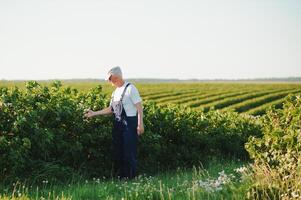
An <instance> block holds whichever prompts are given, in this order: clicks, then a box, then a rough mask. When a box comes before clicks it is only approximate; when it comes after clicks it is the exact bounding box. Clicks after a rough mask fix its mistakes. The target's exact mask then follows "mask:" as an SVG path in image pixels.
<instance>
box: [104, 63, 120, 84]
mask: <svg viewBox="0 0 301 200" xmlns="http://www.w3.org/2000/svg"><path fill="white" fill-rule="evenodd" d="M112 75H115V76H120V77H122V72H121V68H120V67H119V66H116V67H113V68H112V69H110V70H109V71H108V73H107V75H106V77H105V80H106V81H107V80H109V78H110V77H111V76H112Z"/></svg>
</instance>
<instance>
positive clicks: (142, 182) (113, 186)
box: [0, 160, 248, 200]
mask: <svg viewBox="0 0 301 200" xmlns="http://www.w3.org/2000/svg"><path fill="white" fill-rule="evenodd" d="M244 164H245V163H244V162H242V161H239V160H226V161H220V160H219V161H217V160H214V161H212V162H210V164H209V165H208V167H206V169H204V168H202V167H195V168H193V169H189V170H184V169H178V170H176V171H169V172H164V173H161V174H158V175H155V176H148V175H140V176H139V177H138V178H137V179H135V180H132V181H119V180H115V179H109V180H108V179H103V178H93V179H92V180H81V181H72V182H70V183H69V184H66V185H61V184H53V183H50V182H48V181H47V180H45V181H43V183H42V184H41V185H40V186H28V185H26V184H22V183H15V184H13V185H12V186H8V187H4V186H2V188H1V191H3V192H1V193H0V199H16V200H25V199H36V200H38V199H108V200H109V199H110V200H112V199H123V200H125V199H243V198H244V197H245V194H246V193H247V186H248V183H247V182H246V181H245V182H243V181H242V179H241V174H240V173H239V172H237V171H239V170H237V169H238V168H240V167H241V166H243V165H244Z"/></svg>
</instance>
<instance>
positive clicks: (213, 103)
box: [0, 81, 301, 115]
mask: <svg viewBox="0 0 301 200" xmlns="http://www.w3.org/2000/svg"><path fill="white" fill-rule="evenodd" d="M41 83H42V84H45V85H49V83H50V82H41ZM62 83H63V85H64V86H65V87H68V86H71V87H74V88H77V89H78V90H81V91H86V90H89V89H90V88H92V87H95V86H97V85H101V86H102V87H103V92H104V93H105V94H107V96H108V98H109V97H110V94H111V92H112V91H113V87H112V86H111V85H109V84H108V83H105V82H97V81H94V82H92V81H91V82H80V81H79V82H76V81H63V82H62ZM135 85H136V86H137V88H138V89H139V91H140V93H141V96H142V97H143V99H144V100H148V101H154V102H156V103H158V104H160V105H167V104H177V105H183V106H187V107H190V108H192V109H203V110H204V111H205V112H207V111H208V110H209V109H218V110H222V111H228V110H233V111H236V112H238V113H246V114H250V115H262V114H264V113H265V111H266V109H267V108H269V107H271V106H275V107H276V108H281V107H282V104H283V102H284V99H285V97H286V96H287V95H288V94H294V95H298V94H301V83H226V82H225V83H220V82H212V83H136V84H135ZM1 86H8V87H12V86H17V87H19V88H21V89H22V88H24V87H25V83H24V82H9V81H2V82H0V87H1Z"/></svg>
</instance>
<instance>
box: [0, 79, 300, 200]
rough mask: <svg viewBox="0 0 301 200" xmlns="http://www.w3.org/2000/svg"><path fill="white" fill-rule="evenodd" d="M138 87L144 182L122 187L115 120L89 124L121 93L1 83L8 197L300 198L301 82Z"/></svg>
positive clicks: (87, 85)
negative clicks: (91, 114) (114, 154)
mask: <svg viewBox="0 0 301 200" xmlns="http://www.w3.org/2000/svg"><path fill="white" fill-rule="evenodd" d="M99 85H100V86H101V87H99ZM12 86H17V87H18V88H19V89H18V88H15V87H12ZM69 86H70V87H69ZM136 86H137V87H138V89H139V91H140V92H141V95H142V97H143V99H144V100H145V102H144V123H145V127H146V132H145V133H144V134H143V135H142V136H141V137H140V139H139V152H138V160H139V162H138V165H139V176H138V177H137V178H136V179H134V180H130V181H127V180H126V181H120V180H118V179H116V177H115V176H114V175H113V174H112V160H111V151H110V148H111V142H112V138H111V125H112V124H111V118H109V117H98V118H95V119H91V120H88V119H86V118H83V113H84V110H85V109H87V108H90V109H93V110H100V109H102V108H104V107H106V106H107V104H108V101H109V98H110V93H111V92H112V90H113V87H112V86H110V85H109V84H107V83H101V82H63V83H61V82H59V81H55V82H40V83H38V82H35V81H31V82H27V83H23V82H0V199H1V200H2V199H5V200H6V199H14V200H24V199H26V200H27V199H135V200H136V199H249V200H251V199H258V200H259V199H283V200H284V199H300V198H299V197H301V192H300V191H301V186H300V178H301V173H300V170H299V166H300V163H301V154H300V153H299V152H301V145H300V144H301V137H300V134H301V132H300V130H301V123H300V116H301V106H300V105H301V98H300V96H298V95H299V94H300V93H301V85H300V84H284V83H273V84H262V83H256V84H255V83H252V84H251V83H189V84H188V83H185V84H184V83H181V84H180V83H168V84H167V83H164V84H163V83H160V84H157V83H156V84H155V83H152V84H142V83H136ZM289 94H292V95H289ZM154 102H155V103H154ZM283 103H284V104H283ZM176 105H183V106H176ZM271 106H273V107H272V109H270V107H271ZM188 107H190V108H191V109H187V108H188ZM281 107H282V109H276V108H281ZM211 108H213V109H211ZM266 109H270V110H269V112H266ZM217 110H220V111H225V112H220V111H217ZM233 111H235V112H233ZM265 112H266V115H262V114H264V113H265ZM240 113H246V114H240ZM248 114H251V115H261V116H259V117H252V116H250V115H248ZM250 158H251V159H253V160H250ZM288 180H289V181H288Z"/></svg>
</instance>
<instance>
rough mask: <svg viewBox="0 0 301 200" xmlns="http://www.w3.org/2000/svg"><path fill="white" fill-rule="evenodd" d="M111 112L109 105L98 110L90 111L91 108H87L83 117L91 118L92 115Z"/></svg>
mask: <svg viewBox="0 0 301 200" xmlns="http://www.w3.org/2000/svg"><path fill="white" fill-rule="evenodd" d="M111 113H112V110H111V107H107V108H104V109H102V110H99V111H92V110H89V111H88V112H86V113H85V115H84V116H85V117H87V118H92V117H95V116H98V115H109V114H111Z"/></svg>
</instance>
